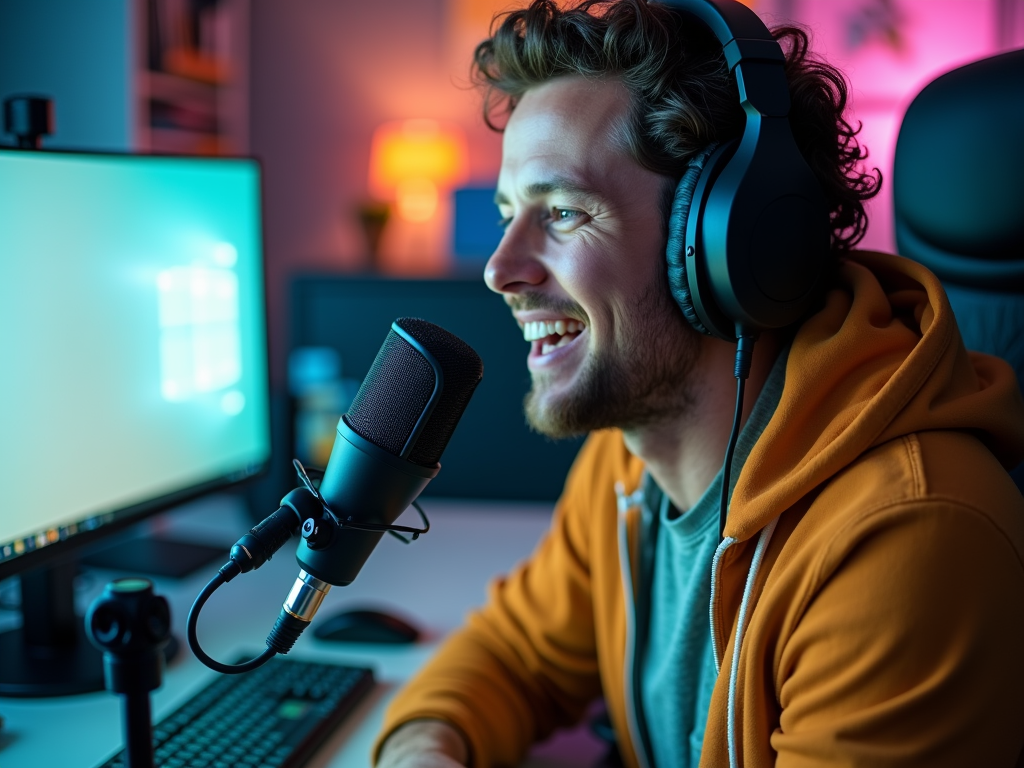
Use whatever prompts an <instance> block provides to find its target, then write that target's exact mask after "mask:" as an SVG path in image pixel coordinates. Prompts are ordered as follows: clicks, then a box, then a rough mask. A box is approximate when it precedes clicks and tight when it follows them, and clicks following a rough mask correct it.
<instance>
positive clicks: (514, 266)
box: [484, 220, 547, 294]
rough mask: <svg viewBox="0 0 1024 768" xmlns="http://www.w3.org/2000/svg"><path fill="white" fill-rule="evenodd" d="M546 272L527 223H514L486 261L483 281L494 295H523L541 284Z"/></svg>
mask: <svg viewBox="0 0 1024 768" xmlns="http://www.w3.org/2000/svg"><path fill="white" fill-rule="evenodd" d="M546 278H547V269H546V268H545V267H544V264H543V263H542V262H541V260H540V258H539V257H538V254H537V253H536V249H535V248H534V247H533V245H532V243H531V241H530V237H529V232H528V231H527V227H526V222H525V221H521V220H520V221H513V222H512V223H511V224H510V225H509V226H508V228H507V229H506V230H505V234H504V236H503V237H502V238H501V242H500V243H498V247H497V249H496V250H495V251H494V253H492V254H491V258H489V259H488V260H487V266H486V267H485V268H484V282H486V283H487V287H488V288H490V289H491V290H492V291H494V292H495V293H506V294H514V293H522V292H523V291H527V290H529V289H531V288H533V287H535V286H538V285H540V284H541V283H543V282H544V280H545V279H546Z"/></svg>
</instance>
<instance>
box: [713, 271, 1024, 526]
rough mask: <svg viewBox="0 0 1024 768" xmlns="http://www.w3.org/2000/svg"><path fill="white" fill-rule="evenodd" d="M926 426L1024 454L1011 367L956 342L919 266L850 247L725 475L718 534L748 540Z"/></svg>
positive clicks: (947, 314)
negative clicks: (738, 466)
mask: <svg viewBox="0 0 1024 768" xmlns="http://www.w3.org/2000/svg"><path fill="white" fill-rule="evenodd" d="M934 429H957V430H969V431H971V432H972V433H974V434H976V435H977V436H978V437H979V438H980V439H981V440H982V441H983V442H984V443H985V444H986V446H987V447H988V448H989V450H991V451H992V452H993V453H994V454H995V456H996V457H997V458H998V459H999V460H1000V462H1002V463H1003V465H1004V466H1005V467H1007V468H1011V467H1013V466H1014V465H1015V464H1016V463H1017V462H1018V461H1020V459H1021V458H1022V457H1024V400H1022V398H1021V393H1020V389H1019V388H1018V385H1017V380H1016V377H1015V375H1014V373H1013V370H1012V369H1011V368H1010V366H1009V365H1008V364H1007V363H1006V362H1005V361H1003V360H1000V359H999V358H995V357H991V356H989V355H984V354H981V353H977V352H968V351H967V350H966V349H965V348H964V345H963V341H962V339H961V338H960V332H959V331H958V330H957V326H956V322H955V320H954V318H953V312H952V310H951V308H950V305H949V302H948V301H947V299H946V294H945V291H944V290H943V288H942V285H941V284H940V283H939V281H938V279H937V278H936V277H935V276H934V275H933V274H932V273H931V272H929V271H928V270H927V269H926V268H925V267H923V266H921V265H920V264H918V263H916V262H913V261H910V260H909V259H904V258H902V257H899V256H891V255H888V254H881V253H873V252H869V251H855V252H852V253H850V254H848V255H847V256H846V257H845V258H844V259H843V260H842V261H841V262H840V264H839V268H838V280H837V285H836V286H835V287H834V288H832V289H831V290H829V291H828V292H827V294H826V296H825V301H824V306H823V308H822V309H821V310H820V311H819V312H818V313H817V314H815V315H814V316H812V317H811V318H809V319H808V320H807V321H806V322H805V323H804V324H803V325H802V326H801V327H800V330H799V331H798V332H797V334H796V336H795V338H794V340H793V345H792V348H791V350H790V354H789V360H788V363H787V366H786V383H785V387H784V389H783V394H782V399H781V401H780V402H779V405H778V407H777V409H776V411H775V414H774V415H773V417H772V419H771V421H770V422H769V423H768V426H767V427H766V429H765V431H764V433H763V434H762V435H761V438H760V439H759V440H758V442H757V444H756V445H755V446H754V449H753V450H752V451H751V453H750V456H749V457H748V458H747V461H746V463H745V464H744V466H743V469H742V471H741V472H740V476H739V478H738V479H737V482H736V487H735V490H734V491H733V496H732V502H731V505H730V512H729V521H728V523H727V525H726V529H725V535H726V536H727V537H731V538H733V539H735V540H737V541H743V540H745V539H748V538H750V537H751V536H753V535H754V534H756V533H757V532H758V531H759V530H760V529H762V528H763V527H764V526H766V525H767V524H768V523H769V522H771V521H772V520H773V519H774V518H775V517H776V516H777V515H778V514H779V513H780V512H781V511H783V510H785V509H788V508H789V507H791V506H793V505H794V504H795V503H797V502H798V501H799V500H800V499H801V498H802V497H803V496H805V495H806V494H807V493H809V492H810V491H811V490H813V489H814V488H815V487H817V486H818V485H820V484H821V483H822V482H824V481H826V480H828V479H829V478H830V477H832V476H834V475H835V474H837V473H838V472H840V471H842V469H843V468H844V467H846V466H848V465H849V464H851V463H852V462H853V461H854V460H855V459H856V458H857V457H858V456H860V455H861V454H863V453H864V452H865V451H868V450H870V449H871V448H874V447H875V446H878V445H881V444H883V443H885V442H888V441H889V440H893V439H894V438H898V437H901V436H903V435H907V434H910V433H913V432H921V431H926V430H934Z"/></svg>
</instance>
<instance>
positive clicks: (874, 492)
mask: <svg viewBox="0 0 1024 768" xmlns="http://www.w3.org/2000/svg"><path fill="white" fill-rule="evenodd" d="M812 510H814V511H816V512H817V514H818V515H820V516H822V517H823V518H825V519H823V520H820V521H819V524H822V525H823V527H825V528H830V529H832V533H831V534H830V537H832V536H834V537H846V536H851V537H853V538H855V539H856V538H859V537H860V536H862V535H865V534H866V533H867V532H868V531H871V530H874V529H876V528H879V527H886V526H890V525H893V524H897V523H899V524H902V523H904V522H906V521H907V520H908V519H910V518H913V519H915V520H917V521H918V523H917V524H918V525H922V526H927V527H929V529H930V535H931V536H941V535H942V531H943V530H954V529H955V528H956V526H951V525H948V524H946V525H935V521H937V520H939V519H940V518H941V517H943V516H955V517H960V518H973V519H975V521H976V523H977V525H978V526H980V527H982V528H985V529H988V530H989V531H990V532H991V535H992V536H993V537H994V538H999V539H1003V540H1005V541H1006V542H1007V543H1009V544H1010V545H1011V547H1012V548H1013V549H1015V550H1016V551H1017V552H1019V553H1021V555H1024V498H1022V497H1021V494H1020V492H1019V490H1018V489H1017V487H1016V486H1015V485H1014V483H1013V480H1012V479H1011V478H1010V476H1009V474H1008V473H1007V472H1006V470H1005V469H1004V468H1003V467H1002V466H1001V465H1000V464H999V462H998V461H997V460H996V459H995V457H994V456H993V455H992V453H991V452H990V451H989V450H988V449H987V448H986V447H985V446H984V445H983V444H982V442H981V441H980V440H979V439H978V438H977V437H975V436H974V435H972V434H970V433H968V432H962V431H956V430H933V431H923V432H918V433H912V434H909V435H903V436H901V437H899V438H895V439H893V440H889V441H887V442H885V443H883V444H881V445H879V446H876V447H874V448H872V449H871V450H869V451H867V452H865V453H864V454H863V455H862V456H860V457H859V458H858V459H857V460H856V461H854V462H852V463H851V464H850V465H849V466H848V467H847V468H846V469H845V470H843V471H842V472H841V473H839V474H838V475H836V476H835V477H833V478H832V479H831V480H830V481H828V482H827V483H825V485H824V486H823V488H822V489H821V492H820V493H819V494H818V497H817V499H816V501H815V503H814V504H813V505H812ZM812 514H813V512H812ZM808 522H811V521H810V520H808ZM812 524H813V523H812ZM858 532H859V533H858Z"/></svg>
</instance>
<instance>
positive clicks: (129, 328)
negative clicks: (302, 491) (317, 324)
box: [0, 151, 270, 575]
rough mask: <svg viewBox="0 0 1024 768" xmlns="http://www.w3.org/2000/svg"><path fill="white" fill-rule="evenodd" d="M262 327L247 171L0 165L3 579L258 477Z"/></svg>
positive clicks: (266, 446)
mask: <svg viewBox="0 0 1024 768" xmlns="http://www.w3.org/2000/svg"><path fill="white" fill-rule="evenodd" d="M264 317H265V310H264V285H263V263H262V243H261V225H260V176H259V167H258V165H257V164H256V163H255V162H252V161H248V160H236V159H232V160H228V159H198V158H170V157H149V156H132V155H99V154H97V155H90V154H77V153H57V152H54V153H48V152H19V151H0V360H2V371H3V374H2V375H0V425H2V426H0V457H2V461H0V488H2V489H3V495H4V509H3V511H2V512H0V575H6V573H7V571H5V570H4V565H5V564H7V565H9V566H13V565H14V562H13V561H15V560H18V559H20V558H22V557H23V556H25V555H33V553H35V555H39V554H40V550H45V549H47V548H50V547H54V545H56V544H59V543H60V542H63V541H65V540H68V539H71V538H73V537H76V536H77V535H78V534H81V533H83V532H86V531H96V533H97V534H98V533H99V530H98V529H100V528H102V527H103V526H104V525H106V524H108V523H111V522H115V521H117V520H118V519H121V518H124V517H136V516H138V515H139V514H140V513H141V511H145V510H146V509H148V508H151V507H153V506H155V505H156V502H158V501H160V500H163V501H165V502H166V501H167V500H168V499H174V498H175V497H177V496H181V495H188V493H189V492H191V493H192V494H193V495H194V493H195V492H196V491H197V489H205V488H214V487H218V486H221V485H225V484H228V483H231V482H234V481H235V480H237V479H240V478H243V477H246V476H248V475H250V474H253V473H254V472H256V471H257V470H258V469H259V468H260V467H261V466H262V465H264V464H265V463H266V462H267V460H268V459H269V455H270V436H269V426H268V423H269V419H268V396H267V358H266V328H265V319H264ZM54 548H55V549H57V548H58V547H54Z"/></svg>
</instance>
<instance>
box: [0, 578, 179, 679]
mask: <svg viewBox="0 0 1024 768" xmlns="http://www.w3.org/2000/svg"><path fill="white" fill-rule="evenodd" d="M77 570H78V564H77V562H75V561H73V560H72V561H66V562H62V563H60V564H58V565H55V566H50V567H48V568H36V569H34V570H31V571H26V572H25V573H23V574H21V615H22V626H21V628H20V629H15V630H9V631H7V632H3V633H0V696H13V697H25V698H29V697H31V698H38V697H45V696H70V695H73V694H78V693H92V692H93V691H102V690H103V687H104V686H103V655H102V653H100V651H99V650H97V649H96V648H95V647H93V645H92V643H90V642H89V639H88V638H87V637H86V635H85V625H84V622H83V620H82V617H81V616H76V615H75V592H74V579H75V574H76V573H77ZM172 646H173V647H172ZM177 649H178V643H177V642H176V641H174V640H173V639H172V641H171V643H170V644H168V646H167V647H166V648H165V649H164V657H165V660H166V661H170V660H171V659H172V658H173V657H174V655H175V653H176V652H177Z"/></svg>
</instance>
